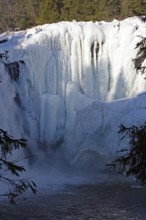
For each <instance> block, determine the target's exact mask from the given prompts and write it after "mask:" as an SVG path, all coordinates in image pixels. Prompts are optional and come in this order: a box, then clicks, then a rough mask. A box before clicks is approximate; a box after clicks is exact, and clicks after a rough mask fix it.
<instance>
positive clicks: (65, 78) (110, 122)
mask: <svg viewBox="0 0 146 220" xmlns="http://www.w3.org/2000/svg"><path fill="white" fill-rule="evenodd" d="M0 60H1V61H0V77H1V78H0V80H1V83H0V100H1V109H0V114H1V116H3V117H1V119H0V122H1V127H4V128H5V129H6V130H8V131H10V132H12V133H14V135H16V134H17V135H21V136H25V137H27V138H28V139H31V140H35V141H36V142H37V143H40V144H42V145H44V146H46V148H48V149H50V147H51V148H54V149H58V148H59V147H61V149H62V151H64V153H65V155H66V157H67V158H69V160H70V161H71V163H76V161H77V160H79V158H80V157H81V155H83V154H84V153H85V152H88V154H92V153H94V154H97V156H98V154H100V155H108V154H111V153H112V152H115V148H117V147H119V145H120V143H119V137H118V136H117V128H118V125H119V124H120V123H141V122H142V121H143V120H144V118H145V116H146V113H145V99H146V95H145V94H143V95H141V96H139V95H138V94H139V93H141V92H144V91H145V90H146V81H145V73H146V72H145V67H146V23H144V22H142V21H141V20H140V19H139V18H129V19H126V20H123V21H118V20H114V21H113V22H109V23H107V22H103V21H102V22H95V23H93V22H76V21H73V22H59V23H56V24H46V25H43V26H38V27H34V28H32V29H29V30H25V31H20V32H13V33H4V34H2V35H1V36H0ZM137 95H138V96H137ZM134 97H135V98H134ZM121 99H122V100H121ZM132 115H133V116H132Z"/></svg>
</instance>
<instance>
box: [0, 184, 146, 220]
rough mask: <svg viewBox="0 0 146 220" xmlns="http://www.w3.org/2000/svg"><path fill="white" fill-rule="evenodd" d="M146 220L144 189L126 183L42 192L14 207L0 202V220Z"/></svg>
mask: <svg viewBox="0 0 146 220" xmlns="http://www.w3.org/2000/svg"><path fill="white" fill-rule="evenodd" d="M36 219H39V220H65V219H71V220H84V219H86V220H92V219H96V220H103V219H104V220H140V219H142V220H146V189H145V188H132V187H131V186H130V185H129V184H110V185H109V184H108V185H107V184H96V185H80V186H71V185H70V186H69V185H68V186H66V187H65V188H62V189H60V190H59V191H56V192H52V193H51V191H50V190H41V191H40V192H39V193H38V194H37V195H36V196H27V199H26V200H22V199H19V200H18V201H17V204H16V205H10V204H8V203H7V202H6V201H5V202H4V201H1V202H0V220H36Z"/></svg>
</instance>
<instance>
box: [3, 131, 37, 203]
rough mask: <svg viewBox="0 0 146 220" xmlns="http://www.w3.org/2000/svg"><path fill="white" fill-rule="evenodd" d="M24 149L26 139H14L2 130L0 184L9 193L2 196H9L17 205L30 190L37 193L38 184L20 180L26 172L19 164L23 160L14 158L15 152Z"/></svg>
mask: <svg viewBox="0 0 146 220" xmlns="http://www.w3.org/2000/svg"><path fill="white" fill-rule="evenodd" d="M24 147H26V140H25V139H14V138H13V137H12V136H10V135H9V134H8V133H7V132H6V131H4V130H2V129H0V182H1V183H3V184H6V185H7V187H8V191H7V192H6V193H4V194H2V195H1V196H7V197H8V198H9V200H10V202H12V203H15V199H16V197H18V196H19V195H20V194H22V193H23V192H25V191H27V190H28V189H30V190H31V191H32V192H33V193H34V194H35V193H36V184H35V183H34V182H33V181H30V180H28V179H21V178H20V174H21V173H22V172H25V171H26V170H25V168H24V166H22V165H19V164H18V163H19V162H20V160H21V159H20V158H14V156H13V154H14V152H15V151H17V150H19V149H21V148H24ZM13 176H15V178H13Z"/></svg>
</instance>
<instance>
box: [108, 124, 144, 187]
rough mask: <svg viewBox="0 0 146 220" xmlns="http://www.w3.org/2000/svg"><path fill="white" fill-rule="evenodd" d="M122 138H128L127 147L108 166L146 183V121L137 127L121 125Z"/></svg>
mask: <svg viewBox="0 0 146 220" xmlns="http://www.w3.org/2000/svg"><path fill="white" fill-rule="evenodd" d="M119 133H120V134H122V137H121V140H127V141H128V142H127V146H126V148H124V149H122V150H120V151H119V153H121V154H122V155H121V156H119V157H118V158H117V159H115V160H114V161H113V162H112V163H110V164H107V166H109V167H111V168H113V169H116V168H117V169H118V171H119V173H121V174H124V175H126V176H134V177H135V178H136V180H137V181H138V182H140V183H141V184H143V185H146V123H144V125H142V126H140V127H137V126H132V127H125V126H124V125H120V128H119Z"/></svg>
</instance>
